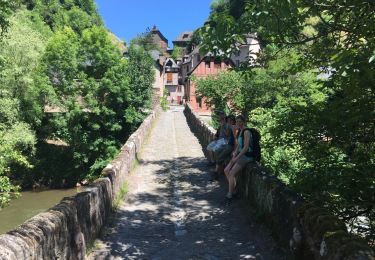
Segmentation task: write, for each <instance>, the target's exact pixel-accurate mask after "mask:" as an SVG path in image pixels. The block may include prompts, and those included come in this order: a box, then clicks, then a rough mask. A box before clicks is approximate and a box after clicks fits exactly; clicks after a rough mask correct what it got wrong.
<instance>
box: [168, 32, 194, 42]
mask: <svg viewBox="0 0 375 260" xmlns="http://www.w3.org/2000/svg"><path fill="white" fill-rule="evenodd" d="M192 36H193V32H182V33H181V34H180V35H179V36H178V37H177V39H176V40H174V41H173V42H188V41H191V37H192Z"/></svg>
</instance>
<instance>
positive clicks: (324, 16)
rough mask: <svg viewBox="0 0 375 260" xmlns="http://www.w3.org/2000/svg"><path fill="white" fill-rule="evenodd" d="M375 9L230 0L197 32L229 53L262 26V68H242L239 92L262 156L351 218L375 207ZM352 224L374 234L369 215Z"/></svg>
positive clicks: (207, 44) (205, 45) (206, 44)
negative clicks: (255, 128) (262, 148)
mask: <svg viewBox="0 0 375 260" xmlns="http://www.w3.org/2000/svg"><path fill="white" fill-rule="evenodd" d="M374 8H375V5H374V3H372V2H369V1H359V2H358V1H344V0H343V1H310V2H309V1H287V0H285V1H266V0H259V1H234V0H229V1H222V2H220V3H219V4H217V5H215V6H214V9H213V10H212V12H211V15H210V19H209V22H208V23H206V24H205V25H204V26H203V27H202V28H201V29H200V30H199V31H198V32H199V35H200V37H201V38H202V49H203V50H210V51H212V52H214V53H215V52H216V53H220V51H219V50H222V51H224V53H225V54H226V55H230V54H231V53H233V52H235V51H236V45H237V43H238V42H241V41H244V38H245V37H246V36H247V35H248V34H249V33H252V34H254V33H256V35H257V38H258V40H259V41H260V42H261V45H262V47H263V51H262V53H261V54H260V57H259V59H258V64H259V65H261V66H262V67H260V68H256V67H252V68H248V69H245V71H243V77H244V78H245V79H246V82H247V83H246V87H244V88H243V89H244V90H246V89H248V90H247V92H246V91H241V92H240V93H239V94H238V95H239V96H240V98H243V100H244V104H247V105H246V106H248V108H245V112H247V111H248V112H249V113H250V114H251V115H252V116H251V118H252V120H253V121H254V122H255V123H257V125H258V126H259V128H261V130H262V135H263V136H264V138H262V141H263V144H264V145H265V148H266V149H265V156H264V159H265V160H264V164H266V165H267V166H268V167H269V168H270V169H271V170H273V171H274V172H275V173H279V174H280V175H281V177H283V179H284V180H285V181H286V182H288V183H289V185H290V186H291V187H292V188H294V189H295V190H296V191H299V192H300V193H302V194H303V195H304V196H306V197H309V198H310V199H314V200H315V202H316V203H319V204H320V205H323V206H326V207H329V208H330V209H331V210H332V211H333V212H335V213H336V214H337V215H339V216H340V217H341V218H342V219H344V220H345V221H347V223H351V224H353V223H354V222H353V221H354V220H356V218H357V217H358V216H362V217H367V218H368V219H370V220H371V219H373V218H374V215H375V211H374V206H373V205H375V198H374V196H373V195H369V194H375V190H374V189H375V186H374V182H375V175H374V174H375V171H374V163H373V162H374V161H375V157H374V155H375V153H374V149H375V144H374V139H375V135H374V120H373V119H374V118H375V110H374V109H373V108H374V107H375V106H374V100H375V95H374V89H373V87H371V86H373V85H374V83H375V82H374V76H373V75H374V69H375V67H374V44H375V41H374V37H373V36H374V35H375V27H374V16H373V11H374ZM267 96H268V97H267ZM257 100H258V101H260V102H258V101H257ZM267 100H268V101H267ZM264 101H267V102H264ZM353 226H354V224H353ZM356 228H359V230H361V231H362V232H363V234H364V235H366V236H367V237H368V238H370V239H371V238H372V239H374V234H375V231H374V230H375V229H374V224H373V222H369V224H368V225H367V227H365V228H364V227H363V226H362V227H361V226H357V227H356Z"/></svg>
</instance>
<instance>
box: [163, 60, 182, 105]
mask: <svg viewBox="0 0 375 260" xmlns="http://www.w3.org/2000/svg"><path fill="white" fill-rule="evenodd" d="M163 72H164V73H163V74H164V86H165V89H166V90H167V91H168V97H167V99H168V101H169V102H170V103H172V104H173V103H175V104H180V103H181V102H182V98H183V97H184V88H183V87H182V86H181V85H179V81H178V76H179V72H180V66H179V65H178V64H177V63H176V62H175V61H174V60H173V59H172V58H167V59H166V60H165V62H164V67H163Z"/></svg>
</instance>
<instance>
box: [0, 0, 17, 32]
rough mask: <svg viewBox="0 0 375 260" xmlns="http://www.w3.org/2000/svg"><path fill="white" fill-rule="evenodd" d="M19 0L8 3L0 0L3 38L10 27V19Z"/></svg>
mask: <svg viewBox="0 0 375 260" xmlns="http://www.w3.org/2000/svg"><path fill="white" fill-rule="evenodd" d="M18 4H19V2H18V1H17V0H14V1H8V0H0V35H1V36H3V35H4V32H6V31H7V29H8V26H9V21H8V18H9V16H10V15H11V14H12V13H13V11H14V9H15V8H16V7H17V6H18Z"/></svg>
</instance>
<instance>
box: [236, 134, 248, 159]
mask: <svg viewBox="0 0 375 260" xmlns="http://www.w3.org/2000/svg"><path fill="white" fill-rule="evenodd" d="M249 141H250V131H249V130H247V131H245V133H244V146H243V148H242V150H241V151H240V152H239V154H238V155H237V156H236V157H235V158H234V162H237V161H238V159H239V158H240V157H241V156H242V155H244V154H245V153H246V152H247V151H248V150H249V144H250V142H249Z"/></svg>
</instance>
